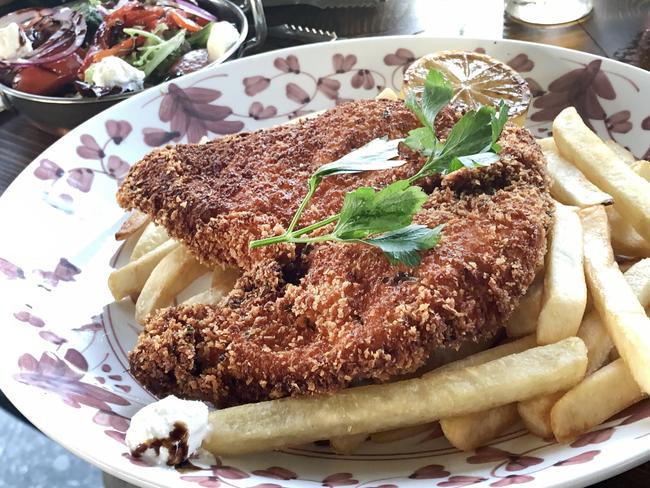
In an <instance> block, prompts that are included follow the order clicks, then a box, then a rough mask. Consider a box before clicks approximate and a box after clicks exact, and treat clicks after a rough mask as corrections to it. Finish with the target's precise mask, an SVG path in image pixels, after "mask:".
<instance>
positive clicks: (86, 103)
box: [0, 0, 266, 135]
mask: <svg viewBox="0 0 650 488" xmlns="http://www.w3.org/2000/svg"><path fill="white" fill-rule="evenodd" d="M198 3H199V5H200V6H201V7H202V8H204V9H205V10H206V11H208V12H209V13H211V14H212V15H214V16H215V17H216V18H217V19H219V20H224V21H228V22H230V23H231V24H233V25H234V26H235V27H236V29H237V31H238V32H239V36H238V38H237V40H236V42H235V43H234V44H233V45H232V46H231V47H230V48H228V49H227V50H226V51H225V52H224V53H223V55H222V56H221V57H220V58H219V59H216V60H215V61H213V62H212V63H210V64H209V65H208V66H212V65H216V64H220V63H223V62H225V61H227V60H230V59H235V58H238V57H241V56H243V55H245V54H246V53H248V52H251V51H252V50H254V49H255V48H257V47H258V46H259V45H261V44H262V43H263V42H264V39H265V37H266V21H265V19H264V11H263V9H262V6H261V2H260V0H252V1H251V2H250V3H251V5H250V11H251V14H252V17H253V22H254V28H255V34H254V35H253V36H252V37H251V38H250V39H248V40H247V37H248V34H249V22H248V19H247V17H246V14H245V13H244V11H243V10H242V8H241V7H239V6H238V5H236V4H234V3H233V2H230V1H229V0H199V2H198ZM0 95H1V96H2V102H3V103H4V105H5V106H6V107H8V108H11V109H13V110H15V111H17V112H18V113H20V114H22V115H23V116H24V117H26V118H27V119H28V120H29V121H30V122H31V123H33V124H34V125H36V126H37V127H39V128H40V129H42V130H44V131H46V132H49V133H53V134H58V135H62V134H65V133H66V132H67V131H69V130H70V129H72V128H73V127H76V126H77V125H79V124H80V123H82V122H83V121H85V120H88V119H89V118H90V117H92V116H94V115H96V114H98V113H99V112H101V111H102V110H105V109H106V108H108V107H110V106H111V105H114V104H116V103H118V102H120V101H122V100H125V99H127V98H129V97H131V96H132V95H134V93H133V92H125V93H119V94H114V95H111V94H109V95H105V96H102V97H81V96H43V95H35V94H32V93H27V92H25V91H21V90H16V89H14V88H11V87H9V86H6V85H5V84H2V83H0Z"/></svg>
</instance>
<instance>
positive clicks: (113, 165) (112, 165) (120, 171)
mask: <svg viewBox="0 0 650 488" xmlns="http://www.w3.org/2000/svg"><path fill="white" fill-rule="evenodd" d="M106 167H107V168H108V174H109V175H110V176H111V177H113V178H115V179H116V180H121V179H122V178H124V177H125V176H126V174H127V173H128V172H129V169H130V168H131V166H130V165H129V163H127V162H126V161H124V160H123V159H122V158H119V157H117V156H109V157H108V164H107V165H106Z"/></svg>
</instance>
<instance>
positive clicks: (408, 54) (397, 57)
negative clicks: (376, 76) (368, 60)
mask: <svg viewBox="0 0 650 488" xmlns="http://www.w3.org/2000/svg"><path fill="white" fill-rule="evenodd" d="M413 61H415V54H413V51H410V50H409V49H404V48H403V47H401V48H399V49H398V50H397V51H395V52H394V53H392V54H387V55H386V56H384V64H385V65H387V66H401V67H402V70H403V71H406V68H408V67H409V66H410V65H411V63H412V62H413Z"/></svg>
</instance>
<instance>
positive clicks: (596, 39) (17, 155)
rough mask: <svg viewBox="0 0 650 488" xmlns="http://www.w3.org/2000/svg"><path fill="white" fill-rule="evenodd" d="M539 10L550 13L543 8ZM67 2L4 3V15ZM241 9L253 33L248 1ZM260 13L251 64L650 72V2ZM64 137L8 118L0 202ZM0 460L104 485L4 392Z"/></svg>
mask: <svg viewBox="0 0 650 488" xmlns="http://www.w3.org/2000/svg"><path fill="white" fill-rule="evenodd" d="M540 2H541V3H542V4H544V5H543V8H541V9H540V8H537V9H536V6H535V4H539V3H540ZM61 3H62V2H58V1H47V0H40V1H38V0H17V1H11V0H0V16H2V15H4V14H6V13H9V12H12V11H14V10H17V9H20V8H26V7H43V6H52V5H59V4H61ZM234 3H235V4H236V5H237V6H239V7H240V8H241V9H242V10H243V11H244V12H245V13H246V14H247V15H248V16H249V20H250V22H251V24H252V25H254V24H255V22H254V20H255V19H253V18H251V13H252V12H251V5H249V4H248V2H247V0H236V1H235V2H234ZM263 6H264V16H263V19H262V20H263V21H264V25H261V26H260V25H257V26H256V28H255V29H251V31H252V32H251V33H250V36H251V37H254V36H257V40H258V41H259V42H258V43H257V45H256V46H255V47H254V49H252V50H250V52H246V53H244V54H245V55H251V54H254V52H263V51H269V50H273V49H277V48H281V47H287V46H293V45H299V44H304V43H309V42H336V40H337V39H345V38H355V37H365V36H392V35H415V34H424V35H434V36H449V37H451V36H465V37H482V38H501V37H503V38H509V39H520V40H526V41H533V42H541V43H546V44H553V45H557V46H563V47H567V48H571V49H576V50H580V51H585V52H589V53H593V54H597V55H601V56H605V57H608V58H613V59H616V60H619V61H623V62H626V63H630V64H632V65H635V66H638V67H641V68H643V69H649V70H650V0H593V2H592V1H590V0H540V1H539V2H534V1H532V2H531V1H530V0H508V1H506V2H504V1H502V0H264V1H263ZM537 7H539V5H538V6H537ZM522 19H523V20H522ZM257 20H258V24H259V20H260V19H257ZM533 22H535V23H533ZM558 22H562V23H558ZM544 23H545V24H547V25H543V24H544ZM548 24H550V25H548ZM58 137H60V135H55V134H50V133H47V132H44V131H42V130H40V129H38V128H36V127H34V126H33V125H31V124H30V123H28V122H27V121H26V120H25V118H24V117H22V116H20V115H17V114H16V113H15V112H14V111H12V110H4V111H2V112H1V113H0V194H1V193H2V192H3V191H4V190H5V189H6V187H7V186H8V185H9V184H10V183H11V181H13V179H14V178H15V177H16V176H17V175H18V174H19V173H20V172H21V171H22V170H23V169H24V167H25V166H26V165H27V164H29V163H30V162H31V161H32V159H34V158H35V157H36V156H37V155H38V154H39V153H40V152H41V151H43V150H44V149H45V148H46V147H47V146H49V145H50V144H51V143H53V142H54V141H55V140H57V139H58ZM0 459H2V460H3V469H2V470H0V488H3V487H31V488H40V487H48V488H58V487H101V486H103V483H104V481H103V480H102V473H101V472H100V471H99V470H98V469H97V468H94V467H92V466H91V465H89V464H87V463H85V462H84V461H82V460H80V459H78V458H77V457H75V456H74V455H72V454H70V453H68V452H67V451H66V450H65V449H63V448H62V447H60V446H58V445H57V444H55V443H53V442H51V441H50V440H49V439H47V438H46V437H45V436H43V435H42V434H40V432H38V431H37V430H36V429H34V428H33V427H32V426H31V425H30V424H29V422H27V421H26V420H25V419H24V418H23V417H22V416H21V415H20V413H19V412H17V411H16V410H15V409H14V408H13V407H12V405H11V404H10V403H9V402H8V401H7V400H6V398H5V397H4V396H3V395H2V394H1V393H0ZM649 480H650V465H649V464H646V465H643V466H641V467H638V468H636V469H634V470H632V471H629V472H627V473H624V474H622V475H620V476H618V477H616V478H613V479H611V480H608V481H606V482H603V483H601V484H599V485H597V486H599V487H610V488H611V487H632V488H641V487H647V486H650V481H649ZM105 482H106V486H109V487H117V486H126V485H123V484H122V483H121V482H118V481H117V480H114V479H109V478H107V479H106V480H105Z"/></svg>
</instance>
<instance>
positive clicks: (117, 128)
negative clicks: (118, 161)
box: [106, 120, 133, 146]
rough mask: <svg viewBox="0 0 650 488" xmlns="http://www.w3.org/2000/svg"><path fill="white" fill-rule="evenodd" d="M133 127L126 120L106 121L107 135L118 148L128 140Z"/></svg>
mask: <svg viewBox="0 0 650 488" xmlns="http://www.w3.org/2000/svg"><path fill="white" fill-rule="evenodd" d="M132 130H133V127H132V126H131V124H130V123H129V122H128V121H126V120H107V121H106V133H107V134H108V135H109V137H110V138H111V139H112V140H113V142H114V143H115V144H117V145H118V146H119V145H120V144H121V143H122V141H123V140H124V139H126V138H127V137H128V136H129V134H130V133H131V131H132Z"/></svg>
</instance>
